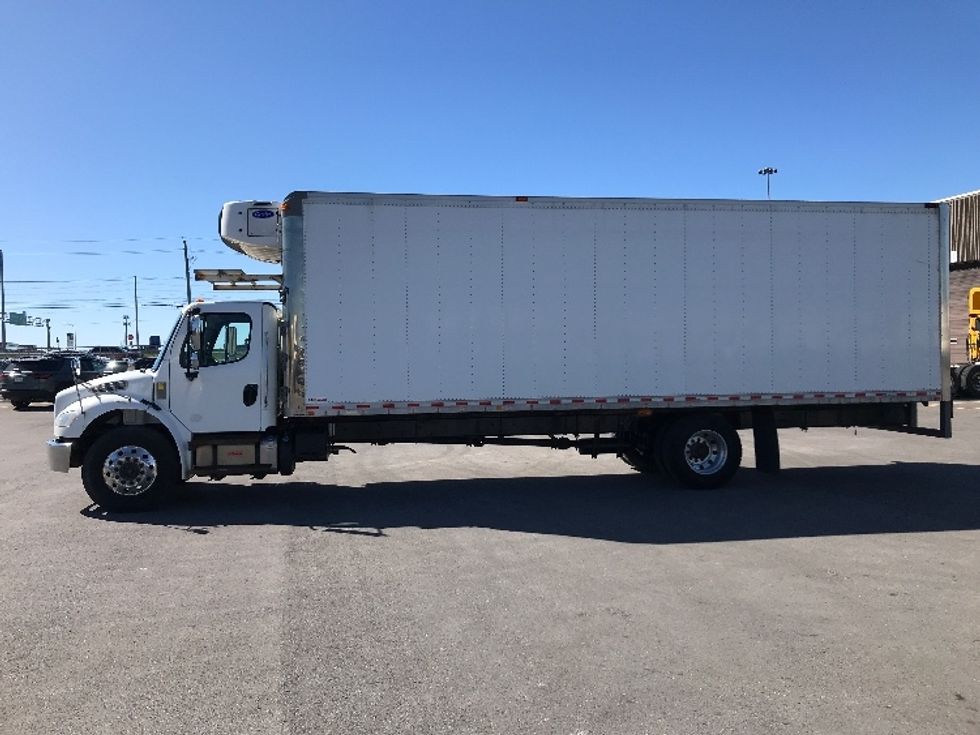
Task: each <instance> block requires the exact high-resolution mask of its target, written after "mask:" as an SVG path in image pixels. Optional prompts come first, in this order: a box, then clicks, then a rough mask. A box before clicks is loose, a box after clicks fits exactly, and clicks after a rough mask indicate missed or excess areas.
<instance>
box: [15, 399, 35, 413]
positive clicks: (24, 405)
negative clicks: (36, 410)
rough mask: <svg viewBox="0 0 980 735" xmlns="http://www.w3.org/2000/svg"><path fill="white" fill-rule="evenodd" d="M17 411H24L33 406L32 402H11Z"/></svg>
mask: <svg viewBox="0 0 980 735" xmlns="http://www.w3.org/2000/svg"><path fill="white" fill-rule="evenodd" d="M11 404H13V407H14V410H15V411H23V410H24V409H25V408H27V407H28V406H30V405H31V402H30V401H11Z"/></svg>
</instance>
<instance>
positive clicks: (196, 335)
mask: <svg viewBox="0 0 980 735" xmlns="http://www.w3.org/2000/svg"><path fill="white" fill-rule="evenodd" d="M187 329H188V336H189V337H190V341H191V347H192V348H193V350H194V352H200V351H201V333H202V332H203V331H204V320H203V319H202V318H201V315H200V314H194V315H193V316H191V318H190V322H189V323H188V326H187Z"/></svg>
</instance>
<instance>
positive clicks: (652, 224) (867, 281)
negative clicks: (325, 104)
mask: <svg viewBox="0 0 980 735" xmlns="http://www.w3.org/2000/svg"><path fill="white" fill-rule="evenodd" d="M287 203H288V206H287V210H286V214H285V217H284V218H283V253H282V265H283V278H284V284H285V287H286V289H287V291H288V294H289V298H288V299H287V301H286V313H287V315H289V316H290V317H295V325H294V327H293V330H294V333H293V335H292V340H293V341H294V342H295V348H296V351H297V354H298V355H300V358H299V359H297V360H296V361H295V362H294V363H293V372H292V374H291V382H290V385H289V388H290V391H289V393H288V400H287V402H286V412H287V415H295V416H302V415H309V413H310V412H313V413H315V414H316V415H351V414H357V415H365V414H372V413H388V412H390V411H399V412H411V413H422V412H425V411H427V410H430V409H432V408H439V409H440V410H441V411H446V410H453V411H455V410H465V411H470V410H473V409H485V410H495V411H496V410H519V409H526V408H528V407H532V410H533V408H534V407H545V406H547V407H550V406H554V405H562V406H565V405H574V406H579V405H582V403H580V402H579V400H580V399H581V400H584V402H585V404H586V405H589V406H592V407H602V406H609V405H617V403H618V402H619V401H620V400H621V399H628V400H630V401H640V402H643V403H651V404H654V403H656V404H660V403H676V402H678V401H689V400H692V399H693V400H695V401H699V400H704V401H709V400H710V401H713V402H717V401H726V402H734V403H740V402H751V401H755V400H760V399H759V398H754V399H753V398H752V396H767V397H769V399H770V400H775V401H787V402H788V401H793V400H812V397H813V396H814V395H817V396H822V397H827V396H828V395H830V396H833V397H835V398H844V399H849V398H867V397H869V396H870V397H874V398H890V397H900V398H904V397H907V396H908V395H913V396H924V397H928V398H930V399H934V400H935V399H939V397H940V393H941V390H942V381H943V376H944V375H945V372H946V371H945V370H944V369H943V347H942V346H943V340H942V332H943V320H942V315H943V313H944V311H943V308H942V303H943V283H944V268H945V265H944V259H943V255H944V252H945V250H944V248H945V243H944V242H943V237H942V233H941V229H940V222H939V210H938V208H930V207H925V206H923V205H914V206H907V205H868V204H857V205H847V204H816V203H799V202H712V201H708V202H697V201H657V200H569V199H529V200H528V201H523V200H521V201H518V200H516V199H515V198H487V197H418V196H416V197H409V196H359V195H331V194H326V195H315V194H307V195H301V196H294V197H292V198H291V199H288V200H287ZM800 396H802V398H799V397H800ZM572 400H575V401H576V403H574V404H572V403H571V401H572ZM552 401H561V403H557V404H556V403H552ZM433 403H436V404H442V405H439V406H433V405H432V404H433ZM447 404H448V405H447ZM549 410H550V408H549Z"/></svg>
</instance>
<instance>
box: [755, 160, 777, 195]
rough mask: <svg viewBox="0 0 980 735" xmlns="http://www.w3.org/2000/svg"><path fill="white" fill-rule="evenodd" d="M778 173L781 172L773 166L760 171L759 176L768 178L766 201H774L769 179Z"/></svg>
mask: <svg viewBox="0 0 980 735" xmlns="http://www.w3.org/2000/svg"><path fill="white" fill-rule="evenodd" d="M778 173H779V171H778V170H777V169H774V168H773V167H772V166H766V167H765V168H760V169H759V175H760V176H765V177H766V199H772V196H770V193H769V178H770V177H771V176H772V175H773V174H778Z"/></svg>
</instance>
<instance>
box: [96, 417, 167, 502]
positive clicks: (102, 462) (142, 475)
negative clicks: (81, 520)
mask: <svg viewBox="0 0 980 735" xmlns="http://www.w3.org/2000/svg"><path fill="white" fill-rule="evenodd" d="M178 477H179V471H178V463H177V456H176V452H174V449H173V446H172V445H171V444H170V442H169V441H168V440H167V438H166V437H164V436H163V435H162V434H160V433H159V432H157V431H154V430H152V429H145V428H119V429H113V430H111V431H109V432H107V433H105V434H103V435H102V436H100V437H99V438H98V439H96V440H95V441H94V442H92V446H91V447H89V449H88V451H87V452H86V453H85V459H84V461H83V462H82V484H83V485H84V486H85V492H87V493H88V496H89V497H90V498H91V499H92V501H93V502H94V503H97V504H98V505H99V506H100V507H101V508H103V509H105V510H113V511H135V510H146V509H147V508H150V507H152V506H154V505H156V504H157V503H158V502H159V501H160V500H161V498H162V497H164V496H165V495H166V494H167V492H168V491H169V490H170V489H171V488H172V487H173V485H174V484H175V483H176V481H177V479H178Z"/></svg>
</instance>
